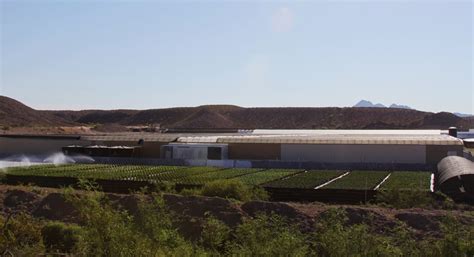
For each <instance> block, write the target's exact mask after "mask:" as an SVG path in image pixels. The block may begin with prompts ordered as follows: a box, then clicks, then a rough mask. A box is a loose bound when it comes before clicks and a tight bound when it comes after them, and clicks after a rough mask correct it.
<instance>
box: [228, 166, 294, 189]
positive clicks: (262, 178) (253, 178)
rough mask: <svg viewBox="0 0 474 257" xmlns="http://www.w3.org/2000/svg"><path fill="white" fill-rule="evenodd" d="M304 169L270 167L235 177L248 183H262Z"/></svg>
mask: <svg viewBox="0 0 474 257" xmlns="http://www.w3.org/2000/svg"><path fill="white" fill-rule="evenodd" d="M299 172H303V170H291V169H269V170H264V171H259V172H255V173H252V174H248V175H244V176H241V177H238V178H235V179H238V180H240V181H242V183H244V184H248V185H261V184H264V183H268V182H270V181H273V180H277V179H281V178H284V177H286V176H290V175H293V174H296V173H299Z"/></svg>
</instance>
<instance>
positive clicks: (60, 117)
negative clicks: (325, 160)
mask: <svg viewBox="0 0 474 257" xmlns="http://www.w3.org/2000/svg"><path fill="white" fill-rule="evenodd" d="M151 123H154V124H160V125H161V127H164V128H241V129H264V128H267V129H270V128H274V129H276V128H279V129H447V128H448V127H449V126H457V127H458V128H460V129H468V128H469V127H474V126H473V125H474V120H473V119H468V118H460V117H457V116H456V115H454V114H451V113H447V112H441V113H430V112H421V111H416V110H410V109H397V108H335V107H325V108H314V107H307V108H303V107H298V108H296V107H285V108H243V107H238V106H233V105H205V106H198V107H181V108H179V107H178V108H165V109H150V110H84V111H46V110H34V109H32V108H30V107H28V106H26V105H24V104H22V103H20V102H18V101H16V100H14V99H11V98H8V97H5V96H0V125H3V126H36V125H41V126H66V125H85V124H120V125H147V124H151Z"/></svg>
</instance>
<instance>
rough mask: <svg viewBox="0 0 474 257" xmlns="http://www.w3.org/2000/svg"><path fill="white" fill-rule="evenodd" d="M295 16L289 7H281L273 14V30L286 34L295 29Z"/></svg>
mask: <svg viewBox="0 0 474 257" xmlns="http://www.w3.org/2000/svg"><path fill="white" fill-rule="evenodd" d="M293 23H294V14H293V12H292V11H291V9H290V8H288V7H280V8H278V9H277V10H275V11H274V12H273V17H272V29H273V31H276V32H286V31H290V30H291V29H292V28H293Z"/></svg>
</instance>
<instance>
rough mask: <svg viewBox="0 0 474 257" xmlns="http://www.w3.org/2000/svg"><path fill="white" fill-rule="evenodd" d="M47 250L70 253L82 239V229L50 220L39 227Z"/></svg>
mask: <svg viewBox="0 0 474 257" xmlns="http://www.w3.org/2000/svg"><path fill="white" fill-rule="evenodd" d="M41 235H42V238H43V242H44V245H45V247H46V249H47V250H48V252H59V253H72V252H73V251H74V250H75V249H76V248H77V247H78V243H79V242H80V241H81V240H82V238H81V235H82V229H81V227H79V226H77V225H70V224H69V225H67V224H64V223H62V222H50V223H48V224H46V225H45V226H44V227H43V228H42V229H41Z"/></svg>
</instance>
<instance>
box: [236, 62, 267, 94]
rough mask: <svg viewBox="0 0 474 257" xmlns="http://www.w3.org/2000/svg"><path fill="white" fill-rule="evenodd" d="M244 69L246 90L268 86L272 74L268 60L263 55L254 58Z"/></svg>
mask: <svg viewBox="0 0 474 257" xmlns="http://www.w3.org/2000/svg"><path fill="white" fill-rule="evenodd" d="M243 68H244V69H243V73H244V81H243V86H244V88H246V89H253V90H255V89H259V88H262V87H266V86H267V84H268V76H269V72H270V65H269V61H268V58H266V57H265V56H261V55H257V56H254V57H252V58H251V59H250V60H249V61H248V62H247V63H246V64H245V66H244V67H243Z"/></svg>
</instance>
